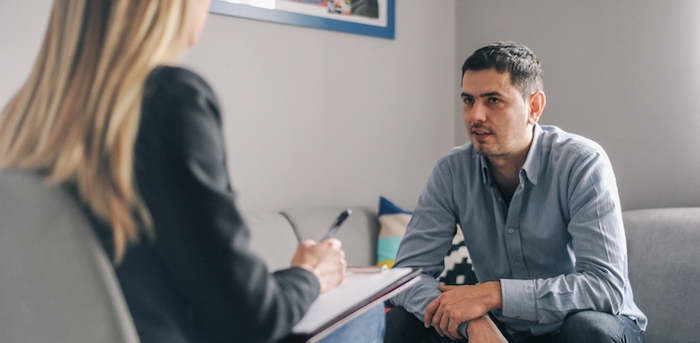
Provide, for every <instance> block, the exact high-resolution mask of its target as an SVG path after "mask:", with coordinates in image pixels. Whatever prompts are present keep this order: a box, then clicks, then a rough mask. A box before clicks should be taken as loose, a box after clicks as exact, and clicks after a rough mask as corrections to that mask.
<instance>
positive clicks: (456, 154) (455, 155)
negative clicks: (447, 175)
mask: <svg viewBox="0 0 700 343" xmlns="http://www.w3.org/2000/svg"><path fill="white" fill-rule="evenodd" d="M478 159H479V155H478V154H477V153H476V151H475V150H474V148H473V147H472V143H467V144H464V145H461V146H456V147H454V148H452V149H450V151H448V152H447V153H446V154H444V155H443V156H442V157H441V158H440V159H439V160H438V161H437V166H438V167H443V168H445V167H455V166H458V167H468V166H471V165H472V163H475V162H477V161H478Z"/></svg>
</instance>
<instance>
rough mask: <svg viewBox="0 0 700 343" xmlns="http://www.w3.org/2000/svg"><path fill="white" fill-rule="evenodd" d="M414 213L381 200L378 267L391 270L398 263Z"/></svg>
mask: <svg viewBox="0 0 700 343" xmlns="http://www.w3.org/2000/svg"><path fill="white" fill-rule="evenodd" d="M412 214H413V213H412V212H408V211H404V210H403V209H401V208H400V207H398V206H396V205H395V204H394V203H393V202H391V201H389V200H387V199H386V198H384V197H380V198H379V237H378V239H377V266H379V267H381V266H387V267H388V268H391V267H392V266H393V265H394V262H395V261H396V254H397V253H398V252H399V245H400V244H401V240H402V239H403V236H404V235H405V234H406V226H408V222H409V221H410V220H411V215H412Z"/></svg>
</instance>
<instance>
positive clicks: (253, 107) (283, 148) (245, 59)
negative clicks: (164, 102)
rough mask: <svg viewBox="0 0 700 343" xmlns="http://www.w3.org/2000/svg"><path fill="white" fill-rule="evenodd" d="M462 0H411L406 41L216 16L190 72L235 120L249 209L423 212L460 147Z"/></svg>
mask: <svg viewBox="0 0 700 343" xmlns="http://www.w3.org/2000/svg"><path fill="white" fill-rule="evenodd" d="M454 8H455V2H454V0H450V1H439V2H432V1H430V2H428V1H421V0H401V1H397V4H396V39H394V40H387V39H382V38H374V37H368V36H360V35H354V34H347V33H338V32H332V31H326V30H318V29H310V28H303V27H296V26H288V25H282V24H274V23H267V22H260V21H254V20H248V19H241V18H235V17H228V16H221V15H211V16H209V21H208V23H207V26H206V28H205V31H204V33H203V35H202V37H201V40H200V41H199V43H198V44H197V46H196V47H195V48H194V49H192V50H191V51H190V54H189V56H188V57H187V58H186V64H187V65H190V66H192V68H194V69H195V70H197V71H199V72H200V73H201V74H203V75H204V77H205V78H206V79H207V80H209V81H210V82H211V83H212V85H213V87H214V89H215V90H216V91H217V92H218V95H219V98H220V101H221V103H222V107H223V110H224V113H225V133H226V137H227V139H228V148H229V152H230V155H231V156H230V157H231V158H230V161H229V162H230V163H229V164H230V166H231V172H232V174H233V182H234V184H235V188H236V189H237V190H238V191H239V200H240V202H239V203H240V205H241V207H243V208H246V209H281V208H290V207H304V206H326V205H340V206H343V205H364V206H371V207H376V206H377V203H378V198H379V196H380V195H384V196H387V197H389V198H390V199H392V200H394V201H396V202H397V204H399V205H400V206H404V207H406V208H413V207H414V206H415V202H416V201H417V198H418V195H419V194H420V192H421V190H422V188H423V186H424V184H425V181H426V180H427V178H428V176H429V175H430V171H431V169H432V166H433V164H434V163H435V161H437V159H438V158H439V157H440V156H442V155H443V154H444V153H445V152H447V151H448V150H449V149H450V148H451V147H452V144H453V142H454V136H453V132H454V127H453V126H454V122H453V120H452V118H453V116H454V103H455V101H457V90H458V89H457V88H456V86H455V85H456V84H457V83H458V79H459V76H458V75H455V73H454V68H453V66H454V65H455V61H454V56H455V46H454V39H455V38H454V32H455V26H454V18H455V16H454Z"/></svg>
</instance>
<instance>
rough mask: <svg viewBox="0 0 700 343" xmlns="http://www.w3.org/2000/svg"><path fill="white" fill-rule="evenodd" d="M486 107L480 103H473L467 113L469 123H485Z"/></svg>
mask: <svg viewBox="0 0 700 343" xmlns="http://www.w3.org/2000/svg"><path fill="white" fill-rule="evenodd" d="M486 110H487V108H486V106H484V105H483V104H481V103H480V102H478V101H476V102H474V105H473V106H472V109H471V111H469V118H467V119H469V121H470V122H473V123H483V122H485V121H486Z"/></svg>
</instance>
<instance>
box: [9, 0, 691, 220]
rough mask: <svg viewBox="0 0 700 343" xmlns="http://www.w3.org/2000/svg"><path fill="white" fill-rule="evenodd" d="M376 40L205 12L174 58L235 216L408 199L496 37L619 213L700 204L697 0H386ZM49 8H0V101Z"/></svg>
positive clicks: (457, 122)
mask: <svg viewBox="0 0 700 343" xmlns="http://www.w3.org/2000/svg"><path fill="white" fill-rule="evenodd" d="M397 2H398V4H397V9H396V14H397V19H396V20H397V23H396V25H397V27H396V39H395V40H385V39H379V38H371V37H365V36H359V35H352V34H344V33H336V32H330V31H324V30H316V29H307V28H301V27H293V26H286V25H280V24H271V23H264V22H257V21H252V20H246V19H240V18H233V17H225V16H220V15H211V16H210V18H209V22H208V24H207V27H206V29H205V31H204V33H203V35H202V38H201V40H200V43H199V44H198V45H197V46H196V47H195V48H193V49H192V50H191V51H190V53H189V54H188V56H187V58H186V60H185V63H186V64H187V65H188V66H190V67H192V68H193V69H195V70H197V71H199V72H200V73H201V74H202V75H204V77H205V78H207V79H208V80H209V81H210V82H211V83H212V85H213V87H214V88H215V90H216V91H217V93H218V95H219V97H220V100H221V103H222V107H223V110H224V114H225V118H224V121H225V128H224V130H225V134H226V138H227V140H228V148H229V154H230V158H229V162H230V165H231V174H232V177H233V181H234V184H235V188H236V189H237V190H238V191H239V195H240V196H239V203H240V205H241V207H243V208H245V209H252V210H275V209H281V208H292V207H304V206H323V205H349V204H353V205H364V206H376V201H377V197H378V196H379V195H385V196H388V197H390V198H391V199H393V200H395V201H396V202H397V203H398V204H399V205H401V206H404V207H407V208H412V207H413V206H415V202H416V199H417V196H418V194H419V193H420V190H421V189H422V187H423V185H424V183H425V180H426V178H427V176H428V175H429V173H430V170H431V168H432V166H433V164H434V163H435V161H436V160H437V159H438V158H439V157H440V156H441V155H443V154H444V153H445V152H446V151H447V150H448V149H449V148H450V147H451V146H453V145H458V144H463V143H464V142H466V141H467V137H466V133H465V131H464V125H463V123H462V121H461V115H460V113H459V99H458V97H457V94H458V92H459V75H457V73H458V69H459V67H460V66H461V63H462V62H463V60H464V59H465V58H466V57H467V56H468V55H469V54H470V53H471V52H472V51H473V50H475V49H476V48H478V47H481V46H483V45H485V44H488V43H491V42H493V41H498V40H514V41H517V42H521V43H524V44H526V45H528V46H530V47H531V48H532V49H533V50H534V51H535V52H536V53H537V55H538V56H539V57H540V59H541V60H542V63H543V65H544V71H545V91H546V93H547V99H548V103H547V108H546V109H545V112H544V115H543V117H542V120H541V122H542V123H543V124H554V125H558V126H560V127H562V128H564V129H565V130H568V131H571V132H575V133H579V134H582V135H585V136H588V137H590V138H592V139H594V140H596V141H598V142H599V143H600V144H601V145H602V146H603V147H604V148H605V149H606V150H607V151H608V153H609V155H610V158H611V159H612V162H613V166H614V168H615V170H616V173H617V176H618V184H619V187H620V193H621V196H622V204H623V207H624V208H625V209H636V208H648V207H671V206H700V196H699V195H698V194H700V178H699V177H697V174H698V172H699V171H700V151H699V150H700V134H698V133H700V113H698V108H699V106H700V58H698V57H699V55H700V20H698V18H700V2H696V1H690V0H689V1H677V0H674V1H656V2H650V1H643V2H640V1H633V0H619V1H614V2H608V1H601V0H594V1H587V2H577V1H567V2H565V3H559V2H553V1H545V0H526V1H507V0H490V1H477V0H443V1H420V0H401V1H397ZM49 7H50V1H49V0H25V1H0V32H3V34H2V35H0V104H5V103H6V102H7V100H8V99H9V97H10V96H11V95H12V94H13V93H14V92H15V91H16V89H17V88H18V87H19V85H20V84H21V82H22V81H23V80H24V79H25V78H26V76H27V74H28V72H29V69H30V68H31V64H32V62H33V60H34V58H35V56H36V54H37V52H38V47H39V43H40V40H41V37H42V35H43V30H44V28H45V23H46V20H47V17H48V12H49Z"/></svg>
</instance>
